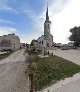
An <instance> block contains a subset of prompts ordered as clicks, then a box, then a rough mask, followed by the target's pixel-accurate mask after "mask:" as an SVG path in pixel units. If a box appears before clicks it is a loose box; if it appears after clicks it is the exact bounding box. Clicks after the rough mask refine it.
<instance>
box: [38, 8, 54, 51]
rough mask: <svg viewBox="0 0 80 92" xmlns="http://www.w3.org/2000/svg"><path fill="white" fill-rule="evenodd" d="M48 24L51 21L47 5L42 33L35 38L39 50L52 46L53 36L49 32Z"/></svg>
mask: <svg viewBox="0 0 80 92" xmlns="http://www.w3.org/2000/svg"><path fill="white" fill-rule="evenodd" d="M50 26H51V21H50V20H49V15H48V6H47V12H46V20H45V23H44V35H42V36H41V37H39V38H38V39H37V41H38V49H39V50H42V48H44V49H45V50H49V49H51V48H52V47H53V36H52V34H51V33H50Z"/></svg>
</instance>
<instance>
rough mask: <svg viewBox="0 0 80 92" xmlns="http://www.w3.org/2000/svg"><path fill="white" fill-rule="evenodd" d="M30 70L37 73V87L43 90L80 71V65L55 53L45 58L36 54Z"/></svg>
mask: <svg viewBox="0 0 80 92" xmlns="http://www.w3.org/2000/svg"><path fill="white" fill-rule="evenodd" d="M29 70H30V71H31V72H32V73H33V74H35V75H34V76H35V83H36V85H37V89H38V90H41V89H43V88H45V87H47V86H49V85H52V84H54V83H56V82H57V81H59V80H61V79H64V78H67V77H71V76H73V75H74V74H76V73H78V72H80V66H79V65H77V64H75V63H72V62H70V61H68V60H65V59H63V58H61V57H58V56H55V55H54V56H49V57H45V58H40V57H38V56H37V55H35V56H34V60H33V63H32V65H30V67H29Z"/></svg>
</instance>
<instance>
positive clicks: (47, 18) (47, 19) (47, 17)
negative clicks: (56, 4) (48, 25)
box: [46, 5, 49, 21]
mask: <svg viewBox="0 0 80 92" xmlns="http://www.w3.org/2000/svg"><path fill="white" fill-rule="evenodd" d="M46 21H49V16H48V5H47V12H46Z"/></svg>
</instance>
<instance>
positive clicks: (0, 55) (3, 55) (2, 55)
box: [0, 52, 12, 60]
mask: <svg viewBox="0 0 80 92" xmlns="http://www.w3.org/2000/svg"><path fill="white" fill-rule="evenodd" d="M11 53H12V52H7V53H4V54H0V60H2V59H4V58H6V57H8V56H9V55H10V54H11Z"/></svg>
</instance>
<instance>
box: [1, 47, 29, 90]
mask: <svg viewBox="0 0 80 92" xmlns="http://www.w3.org/2000/svg"><path fill="white" fill-rule="evenodd" d="M25 60H26V56H25V55H24V49H22V50H18V51H16V52H14V53H13V54H11V55H10V56H9V57H7V58H6V59H4V60H2V61H0V92H28V77H27V74H25V70H26V68H27V63H26V62H25Z"/></svg>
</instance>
